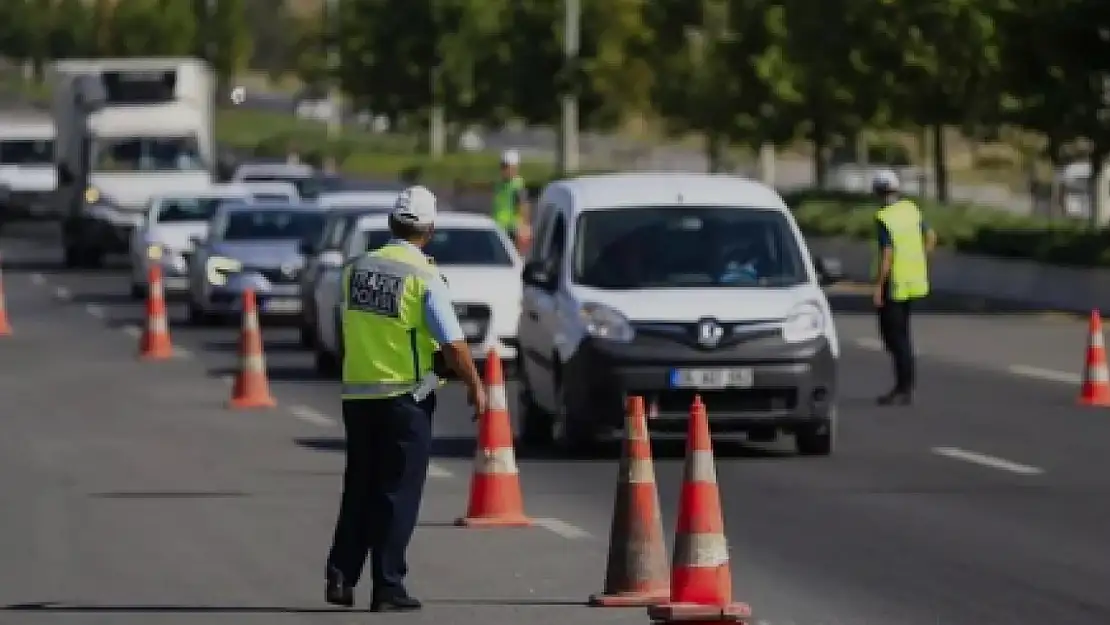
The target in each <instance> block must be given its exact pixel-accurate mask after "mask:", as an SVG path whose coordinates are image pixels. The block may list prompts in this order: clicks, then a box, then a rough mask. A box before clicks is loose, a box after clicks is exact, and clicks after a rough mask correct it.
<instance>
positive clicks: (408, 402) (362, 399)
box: [325, 186, 486, 612]
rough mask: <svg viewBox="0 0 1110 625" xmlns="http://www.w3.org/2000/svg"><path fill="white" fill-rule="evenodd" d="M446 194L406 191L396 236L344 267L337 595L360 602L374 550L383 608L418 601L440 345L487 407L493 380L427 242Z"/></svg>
mask: <svg viewBox="0 0 1110 625" xmlns="http://www.w3.org/2000/svg"><path fill="white" fill-rule="evenodd" d="M435 214H436V198H435V196H434V195H432V193H431V192H430V191H428V190H427V189H425V188H424V187H419V186H417V187H410V188H408V189H406V190H405V191H404V192H402V193H401V194H400V196H399V197H398V199H397V202H396V205H395V206H394V208H393V210H392V212H391V213H390V216H389V228H390V231H391V232H392V234H393V237H394V238H393V240H392V241H390V242H389V243H388V244H386V245H385V246H384V247H382V248H381V249H378V250H376V251H374V252H371V253H369V254H366V255H364V256H362V257H360V258H357V259H355V260H353V261H351V262H350V263H348V265H347V266H346V267H345V269H344V271H343V278H342V279H343V283H342V292H343V293H344V296H343V341H344V358H343V426H344V428H345V430H346V439H347V458H346V468H345V470H344V473H343V499H342V502H341V504H340V508H339V519H338V521H337V522H336V527H335V536H334V539H333V542H332V547H331V552H330V553H329V555H328V564H327V585H326V592H325V599H326V600H327V602H328V603H331V604H334V605H340V606H344V607H351V606H352V605H354V587H355V585H356V584H357V583H358V580H359V577H360V575H361V573H362V569H363V567H364V565H365V562H366V558H367V555H369V556H370V560H371V571H372V576H373V583H374V588H373V592H372V595H371V603H370V609H371V610H372V611H378V612H381V611H405V610H418V609H420V607H421V604H420V602H419V601H418V600H416V599H415V598H413V597H412V596H411V595H409V594H408V591H407V590H406V589H405V585H404V577H405V574H406V573H407V570H408V567H407V565H406V562H405V550H406V549H407V547H408V544H409V540H410V539H411V538H412V534H413V531H414V529H415V528H416V520H417V515H418V512H419V509H420V499H421V495H422V493H423V489H424V480H425V478H426V477H427V471H428V458H429V453H430V448H431V442H432V420H431V419H432V412H433V410H434V409H435V394H434V390H435V388H436V387H437V386H439V380H438V378H437V377H436V374H435V373H434V371H433V358H434V355H435V352H436V350H437V347H438V348H439V349H441V350H442V353H443V357H444V360H445V361H446V363H447V365H449V366H450V367H451V368H452V369H453V370H454V371H455V373H457V374H458V376H459V377H460V378H461V379H462V381H463V382H464V383H465V384H466V387H467V394H468V399H469V401H470V404H471V405H472V406H474V408H475V410H476V411H478V412H479V413H480V412H481V411H484V410H485V401H486V399H485V390H484V388H483V387H482V381H481V378H480V377H479V376H478V372H477V370H476V369H475V367H474V362H473V360H471V357H470V350H469V348H468V347H467V344H466V340H465V338H464V335H463V332H462V329H461V328H460V327H459V321H458V318H457V317H456V316H455V312H454V308H453V306H452V303H451V301H450V297H449V296H448V293H447V288H446V285H445V284H444V282H443V280H442V278H440V276H439V274H438V273H437V272H436V270H435V268H434V266H433V265H432V264H431V263H430V262H429V260H428V258H427V257H426V256H424V254H423V252H422V251H421V249H422V248H423V247H424V245H426V244H427V242H428V241H429V239H430V238H431V236H432V228H433V224H434V221H435Z"/></svg>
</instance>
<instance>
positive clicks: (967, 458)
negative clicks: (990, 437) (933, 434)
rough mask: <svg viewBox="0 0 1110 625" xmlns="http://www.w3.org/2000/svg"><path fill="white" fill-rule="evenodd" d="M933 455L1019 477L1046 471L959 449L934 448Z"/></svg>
mask: <svg viewBox="0 0 1110 625" xmlns="http://www.w3.org/2000/svg"><path fill="white" fill-rule="evenodd" d="M933 453H934V454H936V455H938V456H944V457H946V458H951V459H953V460H962V461H964V462H970V463H972V464H977V465H979V466H983V467H989V468H991V469H998V470H999V471H1009V472H1010V473H1017V474H1018V475H1040V474H1042V473H1044V469H1041V468H1040V467H1034V466H1030V465H1027V464H1021V463H1018V462H1013V461H1012V460H1006V459H1005V458H997V457H995V456H988V455H986V454H981V453H979V452H977V451H968V450H966V449H960V448H959V447H934V448H933Z"/></svg>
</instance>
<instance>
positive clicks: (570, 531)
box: [536, 518, 590, 540]
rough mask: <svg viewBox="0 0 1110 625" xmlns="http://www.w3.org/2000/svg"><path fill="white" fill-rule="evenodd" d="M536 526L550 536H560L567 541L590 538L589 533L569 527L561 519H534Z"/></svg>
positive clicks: (578, 528)
mask: <svg viewBox="0 0 1110 625" xmlns="http://www.w3.org/2000/svg"><path fill="white" fill-rule="evenodd" d="M536 526H537V527H542V528H543V529H545V530H547V531H549V532H551V533H552V534H555V535H556V536H561V537H563V538H566V539H567V540H584V539H587V538H590V533H589V532H587V531H586V530H584V529H582V528H581V527H578V526H577V525H571V524H570V523H567V522H566V521H564V520H562V519H551V518H548V519H536Z"/></svg>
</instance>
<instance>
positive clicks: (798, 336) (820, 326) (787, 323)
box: [782, 303, 825, 343]
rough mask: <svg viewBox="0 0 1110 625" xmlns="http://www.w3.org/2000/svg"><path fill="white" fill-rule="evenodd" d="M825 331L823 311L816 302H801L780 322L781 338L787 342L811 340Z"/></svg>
mask: <svg viewBox="0 0 1110 625" xmlns="http://www.w3.org/2000/svg"><path fill="white" fill-rule="evenodd" d="M824 333H825V313H824V312H823V311H822V310H821V308H820V307H819V306H817V305H816V304H810V303H806V304H802V305H800V306H798V307H797V308H795V309H794V310H792V311H790V314H788V315H786V319H785V320H783V322H782V340H784V341H786V342H787V343H804V342H806V341H812V340H813V339H816V338H817V337H819V336H821V335H823V334H824Z"/></svg>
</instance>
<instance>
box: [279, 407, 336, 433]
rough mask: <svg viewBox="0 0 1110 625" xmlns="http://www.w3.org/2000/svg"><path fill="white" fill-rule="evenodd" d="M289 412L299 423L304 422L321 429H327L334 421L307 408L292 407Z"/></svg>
mask: <svg viewBox="0 0 1110 625" xmlns="http://www.w3.org/2000/svg"><path fill="white" fill-rule="evenodd" d="M289 412H290V413H291V414H292V415H293V416H294V417H297V418H298V419H300V420H301V421H304V422H305V423H311V424H312V425H317V426H320V427H323V428H328V427H331V426H333V425H335V420H334V419H332V418H331V417H328V416H326V415H322V414H320V413H319V412H317V411H315V410H313V409H312V408H309V407H308V406H292V407H290V408H289Z"/></svg>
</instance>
